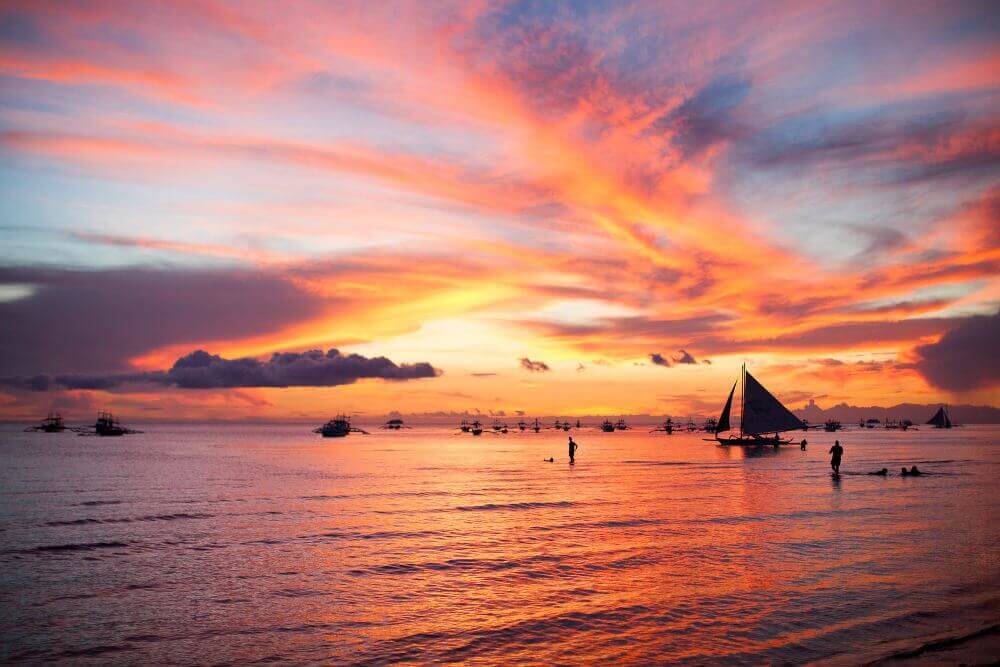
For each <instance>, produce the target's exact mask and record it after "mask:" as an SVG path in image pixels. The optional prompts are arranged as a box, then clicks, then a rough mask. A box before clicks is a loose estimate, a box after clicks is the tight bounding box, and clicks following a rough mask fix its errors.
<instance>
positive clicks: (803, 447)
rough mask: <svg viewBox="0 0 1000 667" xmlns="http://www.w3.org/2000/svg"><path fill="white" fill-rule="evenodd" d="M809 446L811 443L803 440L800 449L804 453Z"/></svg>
mask: <svg viewBox="0 0 1000 667" xmlns="http://www.w3.org/2000/svg"><path fill="white" fill-rule="evenodd" d="M808 444H809V441H808V440H806V439H805V438H802V442H800V443H799V449H801V450H802V451H806V445H808Z"/></svg>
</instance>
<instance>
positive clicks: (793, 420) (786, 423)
mask: <svg viewBox="0 0 1000 667" xmlns="http://www.w3.org/2000/svg"><path fill="white" fill-rule="evenodd" d="M742 426H743V433H746V434H748V435H762V434H764V433H779V432H781V431H797V430H799V429H801V428H802V420H801V419H799V418H798V417H796V416H795V415H794V414H792V411H791V410H789V409H788V408H786V407H785V406H784V405H782V404H781V401H779V400H778V399H776V398H775V397H774V396H772V395H771V393H770V392H769V391H768V390H767V389H765V388H764V385H762V384H761V383H760V382H758V381H757V380H755V379H754V377H753V376H752V375H750V374H749V373H746V383H745V386H744V388H743V425H742Z"/></svg>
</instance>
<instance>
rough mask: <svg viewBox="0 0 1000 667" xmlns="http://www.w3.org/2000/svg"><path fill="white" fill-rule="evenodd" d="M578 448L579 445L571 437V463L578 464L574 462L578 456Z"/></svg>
mask: <svg viewBox="0 0 1000 667" xmlns="http://www.w3.org/2000/svg"><path fill="white" fill-rule="evenodd" d="M576 448H577V444H576V443H575V442H573V438H572V437H570V439H569V462H570V463H576V461H575V460H574V457H575V456H576Z"/></svg>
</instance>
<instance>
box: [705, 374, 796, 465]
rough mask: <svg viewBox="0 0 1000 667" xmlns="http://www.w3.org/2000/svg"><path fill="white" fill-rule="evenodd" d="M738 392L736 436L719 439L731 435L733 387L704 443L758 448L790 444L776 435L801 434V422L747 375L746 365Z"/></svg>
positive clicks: (738, 382) (735, 383)
mask: <svg viewBox="0 0 1000 667" xmlns="http://www.w3.org/2000/svg"><path fill="white" fill-rule="evenodd" d="M741 380H742V390H741V392H740V394H741V396H740V403H741V406H742V409H741V410H740V427H739V432H738V434H737V435H727V436H723V435H722V434H723V433H727V432H728V433H732V430H733V429H732V427H731V426H730V423H729V419H730V414H731V412H732V408H733V395H734V394H735V393H736V385H737V384H741V383H740V381H737V382H734V383H733V388H732V389H731V390H730V391H729V398H728V399H726V405H725V407H724V408H722V414H721V415H719V420H718V422H717V424H716V427H715V437H714V438H711V439H709V438H706V439H705V440H706V442H718V443H719V446H720V447H732V446H737V447H762V446H767V445H773V446H774V447H777V446H779V445H788V444H791V442H792V441H791V440H790V439H789V440H782V438H781V436H780V435H779V434H780V433H783V432H785V431H800V430H802V420H801V419H799V418H798V417H796V416H795V415H794V414H793V413H792V411H791V410H789V409H788V408H786V407H785V406H784V405H782V403H781V401H779V400H778V399H776V398H775V397H774V396H772V395H771V392H769V391H768V390H767V389H765V388H764V385H762V384H761V383H760V382H758V381H757V380H756V378H754V376H752V375H750V373H748V372H747V367H746V364H744V365H743V370H742V372H741Z"/></svg>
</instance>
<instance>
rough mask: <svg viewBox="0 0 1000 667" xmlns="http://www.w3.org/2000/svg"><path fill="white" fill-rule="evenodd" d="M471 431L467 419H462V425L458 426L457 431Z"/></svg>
mask: <svg viewBox="0 0 1000 667" xmlns="http://www.w3.org/2000/svg"><path fill="white" fill-rule="evenodd" d="M471 429H472V427H471V426H469V420H468V419H463V420H462V423H461V424H459V425H458V430H459V431H461V432H462V433H468V432H469V431H470V430H471Z"/></svg>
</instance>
